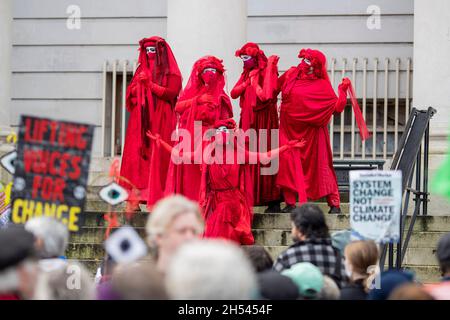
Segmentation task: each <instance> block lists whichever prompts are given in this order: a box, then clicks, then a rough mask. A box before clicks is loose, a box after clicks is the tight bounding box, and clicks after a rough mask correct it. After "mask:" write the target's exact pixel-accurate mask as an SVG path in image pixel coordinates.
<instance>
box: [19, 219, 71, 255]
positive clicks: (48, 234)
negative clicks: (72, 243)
mask: <svg viewBox="0 0 450 320" xmlns="http://www.w3.org/2000/svg"><path fill="white" fill-rule="evenodd" d="M25 229H26V230H27V231H29V232H31V233H32V234H33V235H34V236H35V237H36V238H38V239H41V240H42V248H39V256H40V257H41V258H44V259H46V258H55V257H59V256H62V255H64V252H65V251H66V249H67V244H68V243H69V230H68V229H67V226H66V225H64V224H63V223H62V222H60V221H58V220H56V219H55V218H51V217H36V218H33V219H30V220H28V221H27V223H25Z"/></svg>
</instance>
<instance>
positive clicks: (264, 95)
mask: <svg viewBox="0 0 450 320" xmlns="http://www.w3.org/2000/svg"><path fill="white" fill-rule="evenodd" d="M241 55H248V56H251V57H252V58H251V59H250V60H248V61H244V70H243V72H242V74H241V77H240V78H239V80H238V82H237V83H236V85H235V86H234V88H233V90H231V92H230V94H231V97H232V98H233V99H237V98H240V100H239V105H240V107H241V117H240V123H239V127H240V128H242V129H243V130H244V131H245V130H248V129H249V128H252V129H255V130H256V134H257V137H258V141H257V146H258V148H259V145H260V131H259V130H260V129H265V130H267V141H266V146H267V148H266V150H263V151H268V150H270V149H271V143H272V141H271V131H270V130H271V129H278V112H277V97H276V92H274V90H273V88H276V86H277V79H276V78H275V79H273V78H271V77H269V76H267V74H266V71H267V68H266V66H267V57H266V55H265V54H264V51H262V50H260V49H259V46H258V45H257V44H255V43H252V42H248V43H246V44H245V45H244V46H243V47H242V48H241V49H240V50H238V51H236V56H237V57H239V56H241ZM251 78H253V79H251ZM262 88H263V89H262ZM255 151H256V150H255ZM265 166H268V165H263V164H261V163H258V164H255V165H249V170H250V174H251V177H252V179H253V186H254V188H253V198H254V203H255V204H256V205H262V204H266V203H268V202H270V201H274V200H278V199H279V198H280V192H279V189H278V187H277V186H276V175H262V174H261V168H262V167H265Z"/></svg>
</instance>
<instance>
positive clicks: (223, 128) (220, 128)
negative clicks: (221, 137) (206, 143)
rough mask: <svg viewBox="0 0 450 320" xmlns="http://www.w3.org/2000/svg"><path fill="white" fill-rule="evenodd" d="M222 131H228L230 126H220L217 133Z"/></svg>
mask: <svg viewBox="0 0 450 320" xmlns="http://www.w3.org/2000/svg"><path fill="white" fill-rule="evenodd" d="M221 132H225V133H228V132H229V130H228V128H227V127H225V126H221V127H218V128H217V129H216V133H221Z"/></svg>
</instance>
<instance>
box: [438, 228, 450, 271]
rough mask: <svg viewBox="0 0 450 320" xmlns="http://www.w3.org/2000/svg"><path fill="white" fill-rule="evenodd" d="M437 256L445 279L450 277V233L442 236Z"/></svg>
mask: <svg viewBox="0 0 450 320" xmlns="http://www.w3.org/2000/svg"><path fill="white" fill-rule="evenodd" d="M436 256H437V259H438V262H439V267H440V268H441V272H442V275H443V276H444V277H450V232H449V233H447V234H445V235H444V236H442V238H441V239H440V240H439V242H438V245H437V250H436Z"/></svg>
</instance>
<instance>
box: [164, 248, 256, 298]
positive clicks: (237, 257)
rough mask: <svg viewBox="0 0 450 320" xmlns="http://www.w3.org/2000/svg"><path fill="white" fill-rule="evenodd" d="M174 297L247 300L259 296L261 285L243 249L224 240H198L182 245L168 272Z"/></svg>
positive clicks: (167, 282)
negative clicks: (259, 286) (259, 285)
mask: <svg viewBox="0 0 450 320" xmlns="http://www.w3.org/2000/svg"><path fill="white" fill-rule="evenodd" d="M165 280H166V288H167V291H168V293H169V296H170V297H171V298H172V299H183V300H184V299H186V300H210V299H213V300H230V299H238V300H246V299H254V298H256V295H257V292H258V285H257V279H256V275H255V273H254V271H253V268H252V265H251V263H250V261H249V260H248V258H247V257H246V256H245V254H244V252H243V251H242V250H241V249H240V248H239V247H238V246H237V245H235V244H233V243H231V242H229V241H225V240H197V241H192V242H189V243H187V244H185V245H183V246H182V247H181V248H180V249H179V250H178V251H177V253H175V255H174V257H173V258H172V260H171V262H170V264H169V266H168V269H167V273H166V279H165Z"/></svg>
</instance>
